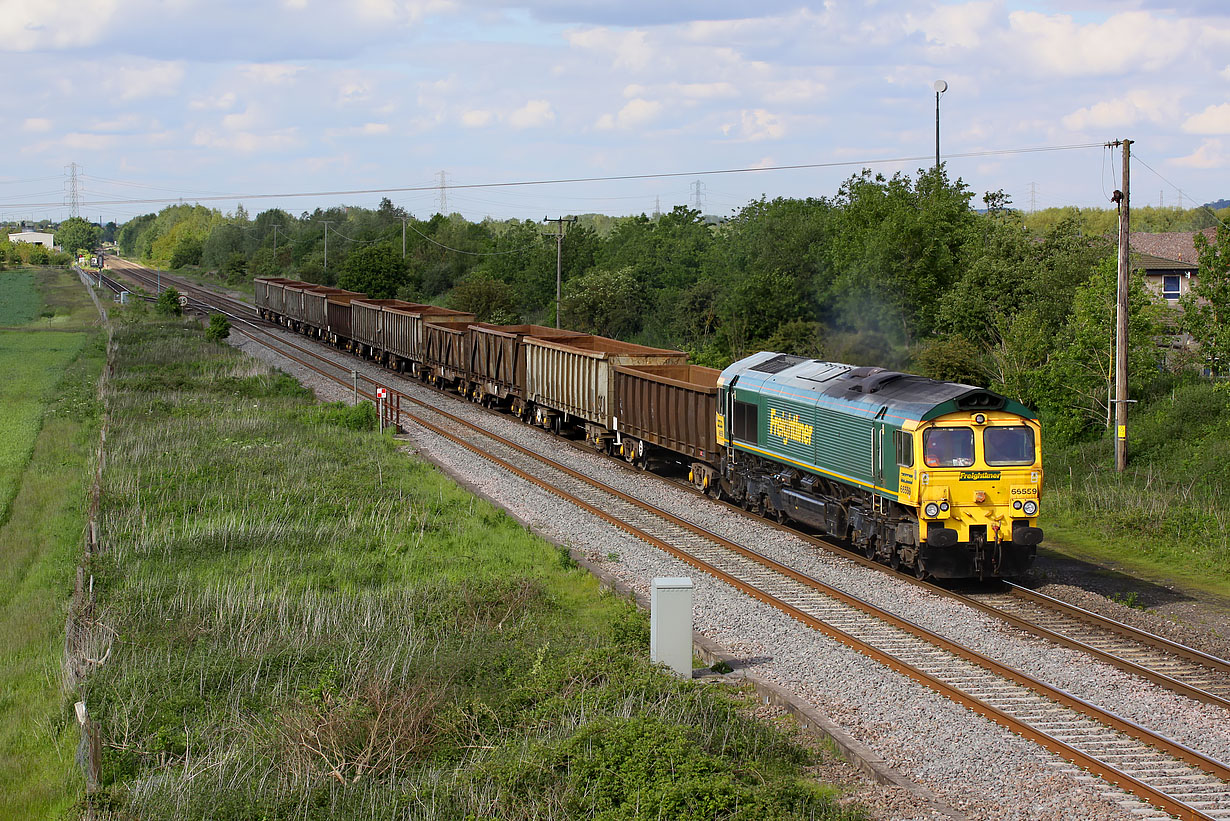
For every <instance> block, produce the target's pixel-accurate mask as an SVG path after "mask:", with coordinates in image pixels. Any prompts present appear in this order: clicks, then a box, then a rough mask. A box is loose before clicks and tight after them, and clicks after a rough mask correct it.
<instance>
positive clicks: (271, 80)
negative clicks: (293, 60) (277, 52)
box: [239, 63, 303, 86]
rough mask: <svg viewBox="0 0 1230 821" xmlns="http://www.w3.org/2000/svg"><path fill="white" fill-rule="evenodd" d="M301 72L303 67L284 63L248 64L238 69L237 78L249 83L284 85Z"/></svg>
mask: <svg viewBox="0 0 1230 821" xmlns="http://www.w3.org/2000/svg"><path fill="white" fill-rule="evenodd" d="M302 72H303V66H293V65H289V64H286V63H248V64H247V65H243V66H240V67H239V76H240V77H242V78H243V79H245V80H247V81H248V82H251V83H261V84H263V85H271V86H280V85H286V84H287V83H289V82H290V81H291V80H293V79H295V77H297V76H299V74H300V73H302Z"/></svg>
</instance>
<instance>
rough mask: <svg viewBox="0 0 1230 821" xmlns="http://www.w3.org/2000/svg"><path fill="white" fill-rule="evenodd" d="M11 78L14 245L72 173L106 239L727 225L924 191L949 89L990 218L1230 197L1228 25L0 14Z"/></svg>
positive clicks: (878, 15) (253, 5)
mask: <svg viewBox="0 0 1230 821" xmlns="http://www.w3.org/2000/svg"><path fill="white" fill-rule="evenodd" d="M753 10H754V11H753ZM749 15H752V16H749ZM0 61H2V63H0V65H2V66H3V70H4V76H5V77H6V79H7V82H5V83H4V84H3V90H0V99H2V100H3V105H0V157H2V158H3V161H2V162H0V220H17V219H22V218H27V219H35V220H38V219H52V220H60V219H63V218H66V217H68V216H69V215H70V213H71V212H70V206H69V204H68V203H69V201H70V191H71V176H72V171H73V167H74V165H73V164H75V167H76V175H77V195H78V200H79V203H80V205H79V208H80V213H81V215H82V216H85V217H87V218H89V219H92V220H95V221H97V220H100V219H101V220H103V221H106V220H115V221H117V222H123V221H125V220H127V219H130V218H132V217H133V216H136V215H138V214H142V213H148V212H151V211H157V210H159V209H161V208H162V207H164V206H165V205H166V204H167V203H168V202H175V201H178V200H180V199H182V200H183V201H185V202H198V201H199V202H202V203H204V204H207V205H211V206H213V207H217V208H220V209H222V210H223V211H227V212H230V211H232V210H234V209H235V208H236V206H237V204H239V203H242V204H243V206H244V207H245V208H246V209H247V211H248V212H249V214H252V215H255V214H256V213H258V212H259V211H263V210H266V209H267V208H271V207H279V208H284V209H286V210H287V211H290V212H291V213H293V214H299V213H301V212H303V211H311V210H313V209H315V208H316V207H330V206H336V205H349V206H364V207H374V206H375V205H377V204H378V203H379V201H380V199H381V197H386V196H387V197H388V198H389V199H390V200H392V201H393V202H394V203H395V204H396V205H399V206H401V207H404V208H405V209H406V210H408V211H409V212H410V213H412V214H414V215H415V216H418V217H421V218H426V217H428V216H430V215H431V214H432V213H435V212H436V211H438V210H440V207H441V204H442V201H443V205H444V207H445V209H446V210H447V211H449V212H458V213H461V214H462V215H464V216H466V217H467V218H469V219H472V220H478V219H482V218H484V217H493V218H497V219H502V218H508V217H518V218H528V219H542V218H543V217H544V216H550V217H555V216H560V215H566V214H577V213H589V212H597V213H606V214H612V215H623V214H639V213H650V214H652V213H653V212H654V211H655V210H656V209H661V210H662V211H667V210H670V209H671V208H673V207H674V206H676V205H689V206H690V207H700V209H701V210H702V211H704V212H705V213H708V214H717V215H729V214H731V213H732V212H734V211H736V210H738V209H739V208H740V207H742V206H743V205H745V204H746V203H748V202H749V201H751V200H753V199H757V198H759V197H761V196H766V197H769V198H773V197H779V196H780V197H808V196H813V197H831V196H833V195H835V194H836V193H837V191H838V189H839V188H840V186H841V184H842V182H843V181H844V180H846V179H848V178H849V177H850V176H851V175H852V174H855V173H858V171H859V170H860V169H861V168H864V167H867V168H871V169H872V170H873V171H875V172H877V173H883V174H885V175H889V176H891V175H892V174H894V173H897V172H904V173H906V174H914V173H915V172H916V171H917V170H918V169H920V168H924V167H930V166H931V165H932V164H933V163H934V154H935V115H936V94H935V92H934V91H933V83H934V82H935V81H936V80H940V79H942V80H945V81H946V82H947V83H948V90H947V91H946V92H945V93H944V94H943V95H942V97H941V98H940V117H941V134H940V139H941V146H940V151H941V155H942V156H943V157H945V158H946V159H945V160H944V161H945V162H946V164H947V168H948V171H949V174H950V176H953V177H960V178H961V179H962V180H963V181H964V182H965V183H966V184H967V185H968V186H969V187H970V188H971V190H972V191H974V192H975V194H976V196H975V203H976V204H980V203H979V200H980V198H981V196H982V194H983V193H985V192H987V191H996V190H1000V189H1002V190H1003V191H1004V192H1005V193H1006V194H1007V195H1008V196H1009V197H1010V199H1011V201H1012V203H1013V204H1014V205H1015V206H1016V207H1018V208H1021V209H1024V210H1031V209H1034V208H1039V209H1040V208H1046V207H1051V206H1060V205H1077V206H1081V207H1109V198H1110V193H1111V192H1112V191H1113V190H1114V189H1115V188H1118V187H1120V176H1121V174H1120V164H1121V159H1120V155H1119V152H1118V150H1117V149H1116V150H1112V149H1108V148H1106V147H1104V144H1105V143H1107V142H1109V141H1112V140H1116V139H1120V138H1128V139H1131V140H1133V141H1134V144H1133V146H1132V155H1133V160H1134V162H1133V164H1132V168H1131V177H1130V180H1131V186H1132V188H1131V191H1132V204H1133V205H1134V206H1137V207H1139V206H1141V205H1159V204H1161V205H1171V206H1173V205H1179V204H1183V205H1185V206H1188V207H1190V206H1191V205H1193V204H1197V203H1202V202H1207V201H1211V200H1216V199H1219V198H1222V197H1230V180H1228V179H1227V170H1228V169H1230V3H1225V2H1223V0H1191V2H1188V3H1185V4H1182V5H1176V4H1174V3H1166V2H1152V0H1119V1H1118V2H1101V1H1100V0H1067V2H1064V3H1051V2H1034V3H1028V2H1011V1H1009V2H996V0H987V1H986V2H982V1H981V0H979V1H978V2H967V3H943V2H905V1H903V0H866V1H865V2H844V1H843V0H831V1H830V2H826V3H803V4H800V3H797V2H782V1H781V0H760V2H758V3H752V2H748V0H743V2H731V1H730V0H707V1H706V2H703V3H702V2H695V0H618V1H614V0H606V2H593V1H592V0H568V2H565V0H531V2H503V1H502V0H328V1H327V2H325V1H323V0H242V2H241V1H240V0H39V2H29V1H28V0H0ZM1073 146H1080V147H1076V148H1073ZM1033 149H1048V150H1033ZM712 171H727V172H731V173H705V172H712ZM642 175H661V176H643V177H642V178H641V179H622V180H614V179H596V178H610V177H633V176H642ZM559 180H585V181H582V182H553V181H559ZM527 183H538V184H527ZM378 189H380V190H378ZM387 189H399V190H387ZM298 194H303V195H306V196H289V195H298ZM271 195H273V196H271Z"/></svg>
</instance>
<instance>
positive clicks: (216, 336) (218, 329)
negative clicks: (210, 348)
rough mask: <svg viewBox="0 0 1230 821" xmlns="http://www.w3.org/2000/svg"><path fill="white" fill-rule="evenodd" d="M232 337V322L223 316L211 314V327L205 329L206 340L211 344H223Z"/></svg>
mask: <svg viewBox="0 0 1230 821" xmlns="http://www.w3.org/2000/svg"><path fill="white" fill-rule="evenodd" d="M230 335H231V322H230V320H229V319H227V318H226V317H225V316H223V315H222V314H210V316H209V327H208V328H206V329H205V338H206V339H208V340H209V341H210V342H221V341H222V340H224V339H226V338H227V337H228V336H230Z"/></svg>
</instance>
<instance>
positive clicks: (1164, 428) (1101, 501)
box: [1044, 382, 1230, 593]
mask: <svg viewBox="0 0 1230 821" xmlns="http://www.w3.org/2000/svg"><path fill="white" fill-rule="evenodd" d="M1131 422H1132V424H1131V427H1130V434H1131V436H1130V439H1129V442H1130V446H1131V447H1130V451H1129V459H1130V461H1129V468H1128V470H1127V471H1126V472H1125V473H1123V474H1118V473H1116V472H1115V471H1114V470H1113V452H1112V449H1111V448H1112V443H1111V441H1110V439H1109V438H1106V439H1103V440H1100V441H1096V442H1086V443H1082V444H1078V445H1075V446H1072V447H1069V448H1065V449H1055V450H1054V451H1053V452H1051V453H1049V454H1048V458H1047V460H1046V469H1047V491H1046V498H1045V500H1044V505H1045V510H1046V515H1047V516H1049V517H1052V519H1053V520H1054V521H1057V522H1058V523H1060V525H1061V527H1062V528H1063V529H1064V531H1065V532H1066V533H1069V534H1072V538H1074V539H1078V540H1079V541H1080V542H1081V543H1082V545H1084V546H1085V547H1087V548H1090V549H1093V550H1095V551H1097V552H1099V553H1100V554H1102V555H1106V556H1110V557H1112V558H1118V559H1120V560H1123V561H1126V562H1128V563H1131V562H1133V561H1145V562H1147V563H1148V564H1150V565H1152V566H1154V567H1155V568H1157V569H1160V570H1163V571H1166V572H1168V573H1172V574H1175V575H1178V576H1186V577H1188V578H1193V579H1196V580H1198V581H1199V582H1200V583H1202V584H1204V585H1207V586H1210V587H1212V588H1214V589H1217V590H1220V591H1222V592H1225V593H1230V393H1228V392H1226V391H1225V390H1222V389H1219V388H1217V387H1216V386H1214V385H1212V384H1209V383H1205V382H1186V383H1183V384H1180V385H1178V386H1176V387H1175V389H1174V390H1173V392H1171V393H1170V395H1168V396H1164V397H1162V398H1160V399H1157V400H1155V401H1153V402H1150V403H1147V404H1145V405H1143V406H1142V407H1140V408H1139V409H1137V410H1136V411H1134V412H1133V417H1132V420H1131Z"/></svg>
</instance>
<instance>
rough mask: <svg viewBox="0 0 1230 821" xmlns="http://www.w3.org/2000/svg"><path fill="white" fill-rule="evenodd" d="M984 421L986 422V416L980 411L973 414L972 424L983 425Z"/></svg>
mask: <svg viewBox="0 0 1230 821" xmlns="http://www.w3.org/2000/svg"><path fill="white" fill-rule="evenodd" d="M986 423H987V418H986V416H984V415H983V414H981V413H976V414H974V424H975V425H985V424H986Z"/></svg>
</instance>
